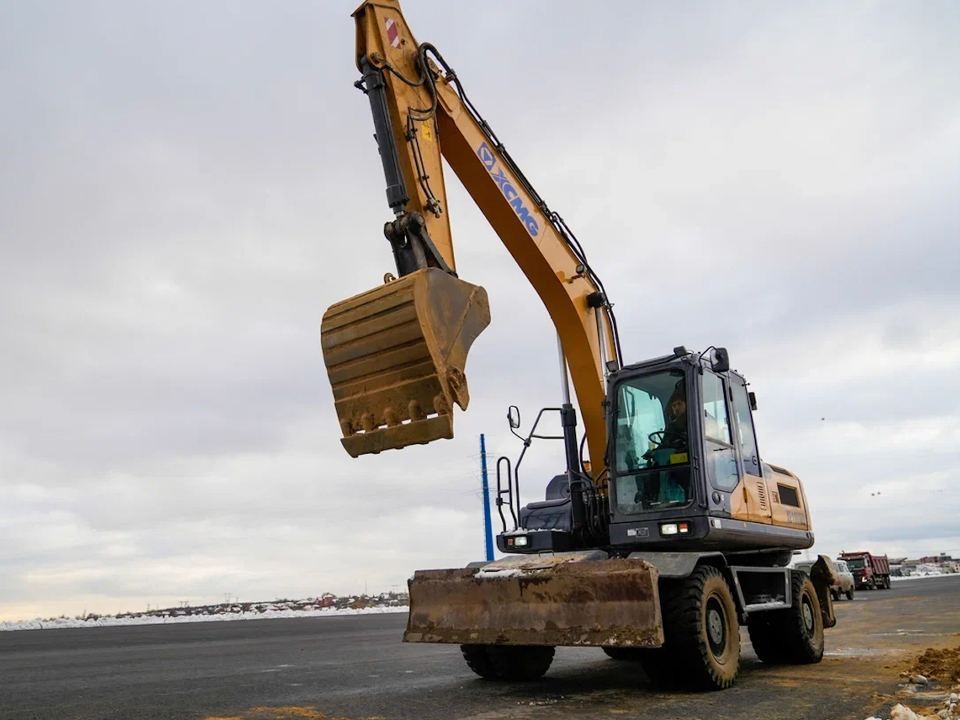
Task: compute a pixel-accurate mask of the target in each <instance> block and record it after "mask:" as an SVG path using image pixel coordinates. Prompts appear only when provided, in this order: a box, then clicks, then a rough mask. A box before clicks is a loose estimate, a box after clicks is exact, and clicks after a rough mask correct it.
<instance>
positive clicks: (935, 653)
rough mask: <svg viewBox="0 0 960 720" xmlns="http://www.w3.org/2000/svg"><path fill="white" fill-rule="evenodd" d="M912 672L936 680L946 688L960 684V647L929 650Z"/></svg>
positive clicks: (917, 662)
mask: <svg viewBox="0 0 960 720" xmlns="http://www.w3.org/2000/svg"><path fill="white" fill-rule="evenodd" d="M910 672H911V673H913V674H917V675H923V676H924V677H926V678H928V679H930V680H936V681H937V682H938V683H940V684H941V685H943V686H945V687H949V686H951V685H955V684H956V683H960V647H955V648H943V649H940V650H937V649H934V648H928V649H927V650H925V651H924V652H923V654H922V655H921V656H920V657H918V658H917V660H916V662H915V663H914V664H913V667H912V668H910Z"/></svg>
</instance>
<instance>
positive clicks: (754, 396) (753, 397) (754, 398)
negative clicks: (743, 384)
mask: <svg viewBox="0 0 960 720" xmlns="http://www.w3.org/2000/svg"><path fill="white" fill-rule="evenodd" d="M747 397H748V398H750V409H751V410H756V409H757V394H756V393H755V392H753V391H752V390H751V391H750V392H748V393H747Z"/></svg>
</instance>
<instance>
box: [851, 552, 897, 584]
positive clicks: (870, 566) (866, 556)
mask: <svg viewBox="0 0 960 720" xmlns="http://www.w3.org/2000/svg"><path fill="white" fill-rule="evenodd" d="M840 559H841V560H845V561H846V562H847V567H849V568H850V572H851V573H853V582H854V584H855V585H856V586H857V590H889V589H890V560H889V559H888V558H887V556H886V555H874V554H872V553H869V552H866V551H863V550H861V551H858V552H842V553H840Z"/></svg>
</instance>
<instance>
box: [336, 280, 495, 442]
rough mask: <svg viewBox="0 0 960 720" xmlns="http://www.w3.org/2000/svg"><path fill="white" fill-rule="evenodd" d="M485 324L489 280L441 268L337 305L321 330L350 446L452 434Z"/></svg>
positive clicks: (466, 395) (464, 402)
mask: <svg viewBox="0 0 960 720" xmlns="http://www.w3.org/2000/svg"><path fill="white" fill-rule="evenodd" d="M489 324H490V305H489V303H488V301H487V292H486V290H484V289H483V288H482V287H479V286H478V285H471V284H470V283H467V282H464V281H463V280H459V279H457V278H456V277H454V276H453V275H450V274H449V273H446V272H444V271H442V270H438V269H435V268H428V269H425V270H417V271H416V272H413V273H410V274H409V275H405V276H404V277H402V278H400V279H399V280H391V281H390V282H387V283H385V284H384V285H381V286H380V287H378V288H375V289H373V290H370V291H368V292H365V293H362V294H360V295H355V296H353V297H352V298H348V299H346V300H344V301H342V302H339V303H336V304H335V305H331V306H330V308H328V309H327V312H326V313H324V315H323V322H322V323H321V326H320V340H321V344H322V346H323V359H324V362H325V364H326V366H327V375H328V376H329V378H330V385H331V386H332V388H333V398H334V403H335V405H336V409H337V417H338V418H339V420H340V429H341V431H342V433H343V438H342V440H341V441H340V442H342V443H343V447H344V448H346V450H347V452H348V453H350V455H352V456H353V457H357V456H358V455H365V454H367V453H378V452H380V451H381V450H390V449H394V448H402V447H406V446H407V445H414V444H423V443H428V442H431V441H432V440H437V439H439V438H452V437H453V404H454V403H456V404H457V405H459V406H460V407H461V408H462V409H464V410H466V408H467V403H468V402H469V400H470V395H469V392H468V391H467V378H466V376H465V375H464V368H465V366H466V363H467V352H468V351H469V350H470V346H471V345H472V344H473V341H474V340H475V339H476V337H477V335H479V334H480V333H481V332H482V331H483V329H484V328H486V327H487V325H489Z"/></svg>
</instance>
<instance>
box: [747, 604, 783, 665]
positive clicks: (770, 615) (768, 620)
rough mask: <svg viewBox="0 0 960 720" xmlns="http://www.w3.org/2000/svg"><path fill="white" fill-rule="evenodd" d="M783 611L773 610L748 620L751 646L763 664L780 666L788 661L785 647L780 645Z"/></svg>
mask: <svg viewBox="0 0 960 720" xmlns="http://www.w3.org/2000/svg"><path fill="white" fill-rule="evenodd" d="M781 612H784V611H782V610H771V611H767V612H759V613H754V614H752V615H750V616H749V617H748V618H747V632H748V633H749V635H750V644H751V645H753V651H754V652H755V653H756V654H757V657H758V658H760V661H761V662H765V663H767V664H768V665H778V664H780V663H782V662H785V661H786V657H785V653H784V648H783V645H781V644H780V637H779V636H780V622H779V620H780V618H779V617H778V614H779V613H781Z"/></svg>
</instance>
